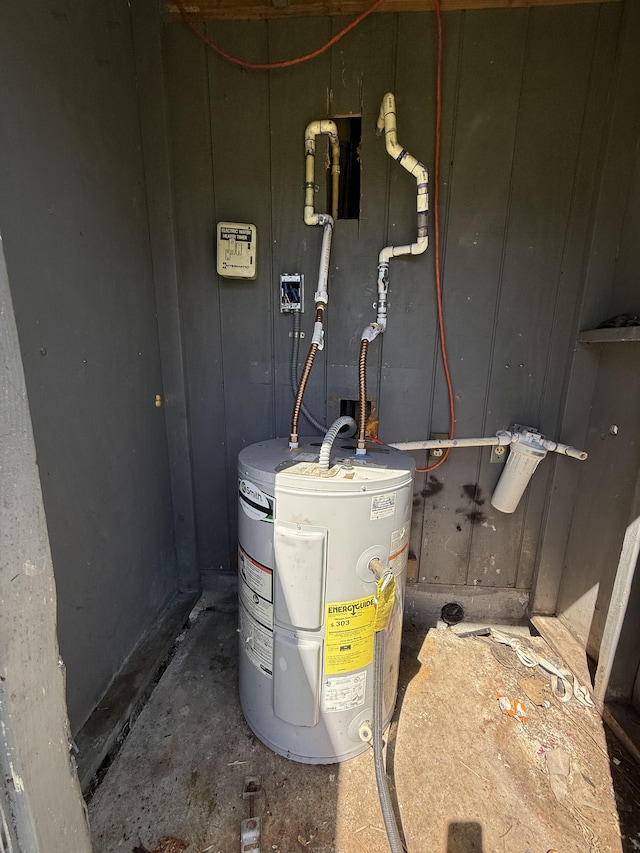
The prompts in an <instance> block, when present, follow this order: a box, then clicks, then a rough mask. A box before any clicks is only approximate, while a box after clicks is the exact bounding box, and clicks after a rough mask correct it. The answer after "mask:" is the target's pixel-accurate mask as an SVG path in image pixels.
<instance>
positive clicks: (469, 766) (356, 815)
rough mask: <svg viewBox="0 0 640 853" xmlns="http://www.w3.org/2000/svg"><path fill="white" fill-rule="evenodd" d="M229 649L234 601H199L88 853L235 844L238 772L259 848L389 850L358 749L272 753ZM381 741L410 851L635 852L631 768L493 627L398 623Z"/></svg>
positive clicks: (113, 771)
mask: <svg viewBox="0 0 640 853" xmlns="http://www.w3.org/2000/svg"><path fill="white" fill-rule="evenodd" d="M532 642H533V643H534V644H535V646H536V648H537V650H538V651H539V652H541V653H543V654H546V655H551V654H552V652H551V651H550V649H549V648H548V647H547V646H546V644H545V643H544V641H543V640H542V638H540V637H538V638H533V640H532ZM236 650H237V633H236V616H235V614H228V613H221V612H215V611H204V612H202V613H201V614H200V615H199V617H198V618H197V620H196V622H195V623H194V625H193V626H192V627H191V629H190V630H189V631H188V632H187V634H186V637H185V639H184V640H183V642H182V643H181V645H180V646H179V648H178V651H177V653H176V654H175V657H174V658H173V660H172V661H171V663H170V665H169V667H168V668H167V670H166V672H165V673H164V675H163V676H162V678H161V680H160V682H159V684H158V686H157V688H156V689H155V691H154V693H153V694H152V696H151V698H150V700H149V702H148V704H147V705H146V707H145V708H144V710H143V711H142V713H141V715H140V716H139V718H138V720H137V721H136V723H135V725H134V726H133V728H132V730H131V733H130V735H129V737H128V738H127V740H126V741H125V743H124V745H123V747H122V749H121V751H120V753H119V754H118V756H117V758H116V759H115V761H114V763H113V764H112V766H111V767H110V769H109V771H108V772H107V774H106V776H105V778H104V780H103V781H102V783H101V784H100V786H99V788H98V789H97V791H96V792H95V794H94V796H93V798H92V800H91V802H90V804H89V814H90V821H91V827H92V835H93V845H94V851H95V853H111V851H122V850H124V851H132V850H134V848H136V847H141V849H147V850H154V849H157V850H158V851H162V853H178V851H179V850H181V849H185V848H184V847H183V846H182V845H179V844H174V845H173V847H171V845H170V844H168V843H165V845H164V846H163V845H162V844H160V843H159V842H160V839H162V838H163V837H167V836H170V837H173V838H176V839H180V840H182V841H183V842H185V844H188V847H187V848H186V849H187V851H188V853H205V851H206V853H218V851H219V853H237V851H238V850H240V821H241V820H242V819H243V818H246V817H248V816H249V804H248V801H247V800H243V799H242V790H243V786H244V783H245V778H246V777H247V776H250V775H253V776H260V777H261V780H262V786H263V793H262V795H261V796H260V797H259V798H258V799H257V802H256V810H255V814H257V815H261V817H262V841H261V847H260V850H261V851H262V853H265V851H270V853H295V851H300V853H301V851H303V850H308V851H310V853H311V851H314V853H329V851H336V853H363V851H364V853H384V851H387V850H388V846H387V842H386V836H385V833H384V829H383V823H382V818H381V815H380V809H379V805H378V799H377V793H376V783H375V777H374V769H373V762H372V756H371V753H365V754H364V755H362V756H360V757H358V758H355V759H352V760H351V761H348V762H345V763H344V764H342V765H330V766H325V767H323V766H307V765H302V764H296V763H294V762H292V761H288V760H286V759H284V758H281V757H279V756H277V755H274V754H273V753H272V752H271V751H270V750H269V749H267V748H266V747H264V746H263V745H262V744H261V743H260V742H259V741H258V740H257V738H256V737H255V736H254V735H253V734H252V733H251V731H250V730H249V728H248V727H247V725H246V724H245V722H244V720H243V717H242V713H241V711H240V707H239V703H238V698H237V663H236V662H237V651H236ZM499 693H501V694H502V693H506V694H509V695H511V696H514V697H516V698H518V699H521V700H523V701H524V702H525V704H526V707H527V711H528V715H529V719H528V722H526V723H521V722H519V721H518V720H516V719H514V718H512V717H508V716H505V715H503V714H502V713H501V711H500V708H499V705H498V701H497V695H498V694H499ZM545 699H546V700H547V701H549V702H550V707H548V708H545V707H543V706H538V705H536V704H535V702H542V701H544V700H545ZM388 741H389V743H388V748H387V753H388V754H387V765H388V769H389V771H390V773H391V774H392V777H393V779H394V780H395V786H396V792H397V800H398V803H399V813H400V815H401V818H402V824H403V828H404V835H405V839H406V847H407V850H408V851H409V853H480V851H484V853H547V851H559V853H584V851H598V853H618V851H622V850H624V851H632V850H640V826H638V820H640V786H638V782H637V776H636V777H634V776H633V769H632V767H631V766H630V765H629V764H628V760H627V759H626V758H625V757H624V755H623V754H622V753H620V752H618V751H617V749H618V748H617V747H616V746H615V745H613V746H612V745H611V744H609V745H608V744H607V739H606V737H605V732H604V730H603V727H602V723H601V721H600V718H599V716H598V714H597V713H596V712H595V711H594V710H589V709H587V708H584V707H582V706H580V705H578V704H577V703H576V702H574V701H572V702H570V703H568V704H566V705H561V704H560V703H558V702H557V701H556V700H555V699H554V698H553V697H552V696H551V695H550V688H549V683H548V681H546V680H545V679H544V678H543V677H542V676H540V675H539V674H536V673H535V672H533V673H532V671H531V670H525V668H524V667H522V665H520V664H519V663H518V662H517V660H516V658H515V655H514V654H513V653H512V652H511V650H509V649H507V648H506V647H498V646H496V644H494V643H492V642H491V641H490V640H487V639H479V638H467V639H461V638H459V637H457V636H456V635H454V634H453V633H452V632H451V631H439V630H431V631H429V632H428V633H426V631H423V630H419V629H417V628H412V627H411V626H408V627H407V629H406V630H405V636H404V644H403V656H402V662H401V674H400V690H399V699H398V707H397V710H396V714H395V717H394V721H393V723H392V725H391V729H390V731H389V735H388ZM610 757H611V758H613V759H614V763H613V764H611V765H610ZM616 762H617V763H616ZM610 767H611V768H613V770H614V773H617V774H618V777H619V778H618V782H617V784H616V790H615V791H614V788H613V784H612V776H611V772H610ZM554 768H555V770H556V771H558V772H555V773H550V772H549V771H550V769H552V770H553V769H554ZM620 821H622V825H623V830H622V832H621V830H620Z"/></svg>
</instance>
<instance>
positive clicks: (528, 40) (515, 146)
mask: <svg viewBox="0 0 640 853" xmlns="http://www.w3.org/2000/svg"><path fill="white" fill-rule="evenodd" d="M530 45H531V10H530V9H529V10H528V12H527V34H526V39H525V50H524V55H523V59H522V66H521V71H520V87H519V95H518V111H517V115H516V127H515V133H514V137H513V152H512V156H511V175H510V178H509V191H508V200H507V209H506V215H505V221H504V231H503V235H502V252H501V256H500V265H499V270H498V287H497V290H496V298H495V311H494V317H493V328H492V330H491V345H490V348H489V361H488V366H487V379H486V386H485V395H484V407H483V411H482V428H481V435H486V433H487V429H488V426H487V417H488V413H489V400H490V392H491V380H492V376H493V362H494V358H495V349H496V342H497V338H498V319H499V316H500V300H501V295H502V285H503V282H504V266H505V259H506V252H507V240H508V236H509V225H510V222H511V210H512V202H513V182H514V175H515V159H516V152H517V150H518V137H519V134H520V108H521V105H522V93H523V90H524V83H525V77H526V68H527V59H528V57H529V50H530ZM508 426H509V425H508V424H505V425H499V428H500V427H503V428H507V427H508ZM481 466H482V453H481V452H480V453H478V467H477V470H476V481H477V480H478V479H479V476H480V469H481ZM527 499H528V493H527V494H526V495H525V498H524V500H525V503H524V506H525V516H526V500H527ZM523 530H524V525H523ZM523 535H524V534H523V532H522V531H521V534H520V548H521V547H522V537H523ZM474 538H475V530H474V529H472V530H471V535H470V536H469V562H468V564H467V584H469V583H473V580H472V578H471V568H472V566H471V554H472V553H473V540H474ZM520 548H519V549H518V554H519V553H520Z"/></svg>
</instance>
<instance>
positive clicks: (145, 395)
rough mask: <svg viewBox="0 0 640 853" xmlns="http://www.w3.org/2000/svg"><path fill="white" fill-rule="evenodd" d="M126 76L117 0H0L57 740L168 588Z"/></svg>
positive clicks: (11, 267)
mask: <svg viewBox="0 0 640 853" xmlns="http://www.w3.org/2000/svg"><path fill="white" fill-rule="evenodd" d="M137 83H138V81H137V79H136V66H135V58H134V45H133V39H132V22H131V10H130V8H129V4H128V3H126V2H124V0H112V2H108V3H100V4H95V5H88V4H78V3H75V2H71V0H62V2H59V3H56V4H55V5H54V4H52V3H50V2H49V0H37V2H34V3H31V4H29V7H28V8H26V7H23V6H16V5H11V4H4V5H3V6H2V8H1V10H0V149H1V150H2V155H3V156H2V160H1V162H0V228H1V229H2V239H3V244H4V251H5V254H6V260H7V268H8V273H9V281H10V285H11V291H12V298H13V304H14V307H15V314H16V322H17V326H18V333H19V337H20V347H21V354H22V359H23V363H24V371H25V375H26V382H27V389H28V393H29V406H30V411H31V418H32V421H33V427H34V433H35V443H36V449H37V455H38V467H39V472H40V479H41V483H42V491H43V496H44V504H45V510H46V514H47V525H48V532H49V537H50V541H51V552H52V555H53V562H54V570H55V580H56V588H57V611H58V613H57V615H58V622H57V628H58V637H59V642H60V650H61V654H62V657H63V659H64V662H65V664H66V667H67V674H68V678H67V700H68V709H69V717H70V720H71V724H72V728H73V731H74V733H75V732H77V731H78V729H79V728H80V727H81V726H82V725H83V723H84V722H85V720H86V719H87V717H88V716H89V714H90V713H91V712H92V711H93V709H94V707H95V706H96V704H97V703H98V702H99V701H100V698H101V697H102V696H103V694H104V692H105V690H106V689H107V687H108V686H109V684H110V682H111V681H112V679H113V678H114V676H115V674H116V673H117V672H118V670H119V669H120V667H121V666H122V664H123V663H124V661H125V660H126V659H127V658H128V657H129V655H130V654H131V652H132V650H133V649H134V647H135V646H136V645H137V644H138V643H139V642H140V641H141V640H142V639H143V638H144V637H145V636H146V634H147V633H148V632H149V631H150V630H151V629H152V628H153V627H154V625H155V623H156V621H157V620H158V618H159V617H160V616H161V614H162V612H163V610H164V609H165V607H166V606H167V603H168V602H169V601H170V600H171V599H172V598H173V597H174V596H175V595H176V594H177V592H178V589H179V586H180V583H179V580H180V579H179V577H178V571H177V568H176V546H175V536H174V523H173V511H172V494H171V482H170V475H169V456H168V448H167V431H166V425H165V414H164V413H165V409H164V408H157V407H156V405H155V397H156V394H160V396H162V394H163V374H162V370H161V359H160V346H159V341H158V325H157V320H156V291H155V283H154V270H153V267H152V262H151V252H150V247H149V211H148V208H147V192H146V187H145V172H144V163H143V158H142V153H141V147H142V139H141V127H140V115H139V108H138V90H137ZM15 523H16V524H17V525H24V524H28V523H30V522H29V519H28V518H27V519H24V518H21V517H19V516H18V517H17V518H16V519H15ZM27 556H29V555H25V559H26V557H27ZM25 565H28V561H27V563H25ZM8 600H9V599H8ZM43 606H44V605H43ZM50 606H51V607H54V608H55V603H51V605H50ZM52 618H53V617H52ZM44 621H45V616H44V615H43V624H44Z"/></svg>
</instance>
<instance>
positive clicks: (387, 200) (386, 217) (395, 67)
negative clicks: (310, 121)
mask: <svg viewBox="0 0 640 853" xmlns="http://www.w3.org/2000/svg"><path fill="white" fill-rule="evenodd" d="M398 15H399V13H398V12H395V13H394V15H393V18H392V20H393V53H392V55H393V63H392V69H393V71H392V76H393V79H392V81H391V88H390V89H389V91H390V92H394V93H395V92H396V86H397V80H398V34H399V31H400V26H399V20H398ZM383 95H384V92H380V100H381V101H382V96H383ZM401 128H402V126H401ZM362 132H363V133H365V132H366V129H365V127H364V126H363V128H362ZM369 132H373V128H371V129H370V131H369ZM400 138H402V137H400ZM379 142H380V144H381V145H384V144H385V143H384V137H381V139H380V140H379ZM385 162H386V166H387V180H386V182H385V210H384V234H385V235H386V237H385V243H384V245H385V246H388V245H390V243H391V242H392V241H391V237H390V234H389V210H390V206H391V170H392V167H393V166H394V164H393V163H392V161H391V159H390V158H389V157H387V158H386V160H385ZM381 246H382V244H381ZM376 260H377V258H371V269H372V273H371V274H372V276H373V270H374V269H375V266H374V265H375V263H376ZM391 298H392V299H393V296H391ZM398 321H399V318H398ZM384 344H385V336H384V335H381V336H380V337H379V338H378V353H377V364H376V382H375V399H376V405H377V406H378V417H379V418H382V417H383V415H384V413H383V412H381V411H380V408H379V406H380V397H381V394H382V390H381V389H382V370H383V365H384ZM389 440H390V439H389V438H387V441H389ZM423 524H424V521H423Z"/></svg>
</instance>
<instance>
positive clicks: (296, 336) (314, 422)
mask: <svg viewBox="0 0 640 853" xmlns="http://www.w3.org/2000/svg"><path fill="white" fill-rule="evenodd" d="M299 352H300V312H299V311H294V312H293V348H292V350H291V390H292V391H293V396H294V398H295V397H296V396H297V394H298V353H299ZM300 411H301V412H302V414H303V415H304V416H305V418H306V419H307V420H308V421H309V423H310V424H311V426H312V427H315V429H317V430H318V432H325V430H326V429H327V428H326V426H325V425H324V424H323V423H322V422H321V421H319V420H318V419H317V418H315V417H314V416H313V415H312V414H311V412H310V411H309V409H307V407H306V406H305V404H304V403H302V404H301V406H300Z"/></svg>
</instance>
